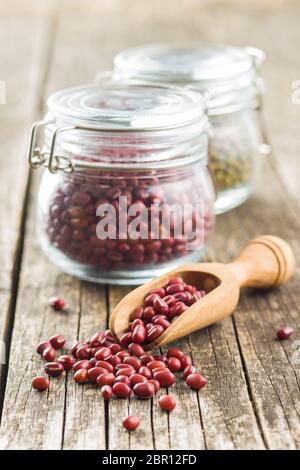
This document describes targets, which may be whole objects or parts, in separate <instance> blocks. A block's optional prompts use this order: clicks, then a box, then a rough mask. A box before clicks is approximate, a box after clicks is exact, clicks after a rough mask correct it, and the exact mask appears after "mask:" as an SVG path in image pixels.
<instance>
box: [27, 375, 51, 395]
mask: <svg viewBox="0 0 300 470" xmlns="http://www.w3.org/2000/svg"><path fill="white" fill-rule="evenodd" d="M31 385H32V388H34V389H35V390H38V391H39V392H44V391H45V390H47V389H48V388H49V385H50V382H49V380H48V379H47V378H46V377H42V376H38V377H34V379H33V380H32V382H31Z"/></svg>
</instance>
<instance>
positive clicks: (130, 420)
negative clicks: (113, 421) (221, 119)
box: [123, 416, 141, 431]
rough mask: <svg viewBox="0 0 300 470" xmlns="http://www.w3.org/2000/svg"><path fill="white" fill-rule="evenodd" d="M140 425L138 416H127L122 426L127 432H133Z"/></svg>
mask: <svg viewBox="0 0 300 470" xmlns="http://www.w3.org/2000/svg"><path fill="white" fill-rule="evenodd" d="M140 424H141V418H140V417H139V416H127V418H125V419H124V420H123V426H124V428H125V429H127V430H128V431H134V430H135V429H136V428H138V427H139V425H140Z"/></svg>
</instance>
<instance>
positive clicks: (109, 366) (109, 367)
mask: <svg viewBox="0 0 300 470" xmlns="http://www.w3.org/2000/svg"><path fill="white" fill-rule="evenodd" d="M116 365H117V364H116ZM96 367H101V368H103V369H106V370H107V372H113V371H114V370H115V367H116V366H115V365H112V364H110V363H109V362H107V361H97V362H96Z"/></svg>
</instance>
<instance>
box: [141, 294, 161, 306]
mask: <svg viewBox="0 0 300 470" xmlns="http://www.w3.org/2000/svg"><path fill="white" fill-rule="evenodd" d="M158 297H159V296H158V295H157V294H148V295H147V297H146V298H145V300H144V304H145V305H146V306H147V307H148V306H150V307H152V306H153V303H154V301H155V300H156V299H157V298H158Z"/></svg>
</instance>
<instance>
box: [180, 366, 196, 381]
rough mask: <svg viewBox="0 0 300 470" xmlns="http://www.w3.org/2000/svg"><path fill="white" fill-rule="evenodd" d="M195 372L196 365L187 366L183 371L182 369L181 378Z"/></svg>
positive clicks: (184, 378)
mask: <svg viewBox="0 0 300 470" xmlns="http://www.w3.org/2000/svg"><path fill="white" fill-rule="evenodd" d="M195 373H196V367H194V366H187V367H186V368H185V369H184V371H183V375H182V377H183V380H186V378H187V377H188V376H189V375H190V374H195Z"/></svg>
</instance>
